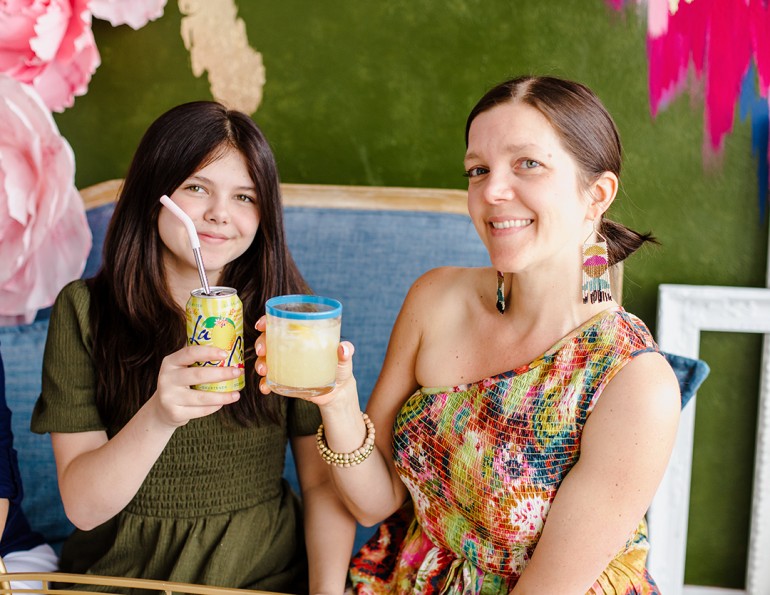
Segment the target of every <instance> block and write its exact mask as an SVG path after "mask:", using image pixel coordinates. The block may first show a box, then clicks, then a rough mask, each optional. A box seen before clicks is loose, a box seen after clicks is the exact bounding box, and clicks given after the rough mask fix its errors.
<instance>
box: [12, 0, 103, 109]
mask: <svg viewBox="0 0 770 595" xmlns="http://www.w3.org/2000/svg"><path fill="white" fill-rule="evenodd" d="M87 4H88V0H2V1H0V73H5V74H8V75H10V76H12V77H13V78H15V79H16V80H17V81H19V82H22V83H27V84H29V85H32V86H33V87H34V88H35V89H36V90H37V92H38V93H39V94H40V97H41V98H42V99H43V101H44V102H45V104H46V105H47V106H48V108H49V109H52V110H54V111H57V112H60V111H64V109H65V108H68V107H70V106H72V104H73V103H74V98H75V96H76V95H83V94H84V93H85V92H86V90H87V89H88V83H89V82H90V80H91V75H92V74H93V73H94V72H95V71H96V68H97V67H98V66H99V62H100V58H99V51H98V50H97V49H96V44H95V42H94V35H93V32H92V31H91V12H90V11H89V10H88V7H87Z"/></svg>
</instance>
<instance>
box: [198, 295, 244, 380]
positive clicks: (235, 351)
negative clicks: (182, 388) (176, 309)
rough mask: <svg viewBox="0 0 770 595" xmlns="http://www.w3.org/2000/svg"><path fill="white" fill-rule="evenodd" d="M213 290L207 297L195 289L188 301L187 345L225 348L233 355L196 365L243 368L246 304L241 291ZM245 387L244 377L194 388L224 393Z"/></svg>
mask: <svg viewBox="0 0 770 595" xmlns="http://www.w3.org/2000/svg"><path fill="white" fill-rule="evenodd" d="M210 289H211V292H210V293H208V294H207V293H205V290H204V289H203V288H201V289H196V290H194V291H192V292H191V293H190V299H189V300H187V307H186V308H185V315H186V318H187V344H188V345H212V346H214V347H219V348H220V349H224V350H225V351H227V352H228V353H229V354H230V355H229V356H228V357H227V358H225V359H224V360H223V361H215V362H199V363H197V364H195V365H196V366H218V367H224V366H232V367H235V368H243V367H244V362H243V304H242V303H241V300H240V298H239V297H238V292H237V291H236V290H235V289H233V288H232V287H211V288H210ZM244 386H246V380H245V374H244V375H241V376H238V378H233V379H232V380H225V381H222V382H213V383H208V384H196V385H194V386H193V388H195V389H198V390H207V391H212V392H219V393H223V392H230V391H237V390H241V389H242V388H243V387H244Z"/></svg>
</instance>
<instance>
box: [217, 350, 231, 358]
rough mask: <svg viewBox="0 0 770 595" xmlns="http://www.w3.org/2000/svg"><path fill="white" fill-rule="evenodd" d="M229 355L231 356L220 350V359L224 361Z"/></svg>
mask: <svg viewBox="0 0 770 595" xmlns="http://www.w3.org/2000/svg"><path fill="white" fill-rule="evenodd" d="M228 355H230V352H229V351H224V350H223V349H220V350H219V357H220V358H222V359H225V358H226V357H227V356H228Z"/></svg>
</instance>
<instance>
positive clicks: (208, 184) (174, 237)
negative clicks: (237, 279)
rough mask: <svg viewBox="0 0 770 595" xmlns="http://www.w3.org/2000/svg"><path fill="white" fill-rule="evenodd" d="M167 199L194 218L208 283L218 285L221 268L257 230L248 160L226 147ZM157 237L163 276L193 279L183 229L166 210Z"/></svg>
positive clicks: (194, 274) (189, 249) (243, 249)
mask: <svg viewBox="0 0 770 595" xmlns="http://www.w3.org/2000/svg"><path fill="white" fill-rule="evenodd" d="M171 199H172V200H173V201H174V202H175V203H176V204H177V205H179V207H180V208H181V209H182V210H183V211H184V212H185V213H187V215H188V216H189V217H190V218H191V219H192V221H193V224H194V225H195V230H196V231H197V232H198V238H199V240H200V244H201V257H202V259H203V264H204V267H205V269H206V273H207V275H208V278H209V283H210V284H211V285H215V284H217V283H218V281H219V277H220V275H221V273H222V269H223V268H224V267H225V265H227V264H228V263H230V262H232V261H233V260H235V259H236V258H238V257H239V256H241V255H242V254H243V253H244V252H246V250H247V249H248V248H249V246H250V245H251V243H252V242H253V241H254V238H255V236H256V234H257V229H258V228H259V213H258V209H257V202H256V201H257V194H256V189H255V188H254V183H253V182H252V181H251V177H250V176H249V172H248V169H247V167H246V160H245V159H244V157H243V155H242V154H241V153H240V152H238V151H237V150H235V149H233V148H227V149H226V150H225V151H224V152H223V153H222V154H221V155H220V156H219V157H218V158H217V159H216V160H214V161H212V162H211V163H209V164H208V165H206V166H205V167H203V168H201V169H199V170H198V171H196V172H195V173H193V174H192V175H191V176H190V177H189V178H187V179H186V180H185V181H184V182H183V183H182V185H181V186H179V188H177V189H176V190H175V191H174V193H173V194H172V195H171ZM158 232H159V234H160V239H161V242H162V243H163V262H164V265H165V267H166V272H167V274H168V275H175V276H177V277H194V278H197V276H198V272H197V271H198V268H197V265H196V263H195V257H194V256H193V252H192V247H191V245H190V240H189V238H188V235H187V230H186V228H185V227H184V225H183V224H182V222H181V221H179V219H177V218H176V217H175V216H174V215H173V214H172V213H171V212H170V211H169V210H168V209H161V210H160V214H159V216H158Z"/></svg>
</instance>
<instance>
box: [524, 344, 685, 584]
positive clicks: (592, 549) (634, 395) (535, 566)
mask: <svg viewBox="0 0 770 595" xmlns="http://www.w3.org/2000/svg"><path fill="white" fill-rule="evenodd" d="M679 410H680V395H679V386H678V383H677V380H676V377H675V376H674V373H673V371H672V370H671V367H670V366H669V365H668V364H667V363H666V361H665V360H664V359H663V358H662V357H661V356H660V355H659V354H656V353H645V354H642V355H639V356H638V357H636V358H635V359H633V360H632V361H631V362H629V363H628V364H626V366H624V367H623V369H621V370H620V371H619V372H618V373H617V375H616V376H615V377H614V378H613V379H612V380H611V381H610V382H609V384H608V385H607V387H606V388H605V389H604V391H603V393H602V394H601V397H600V398H599V399H598V401H597V403H596V406H595V407H594V410H593V412H592V413H591V415H590V416H589V417H588V421H587V422H586V424H585V427H584V430H583V436H582V440H581V454H580V459H579V460H578V462H577V463H576V464H575V466H574V467H573V468H572V470H570V472H569V473H568V475H567V476H566V477H565V479H564V481H563V482H562V484H561V486H560V487H559V490H558V492H557V493H556V498H555V499H554V501H553V503H552V505H551V508H550V511H549V512H548V517H547V520H546V523H545V527H544V528H543V533H542V536H541V538H540V541H539V542H538V544H537V547H536V548H535V552H534V554H533V556H532V560H531V562H530V563H529V565H528V566H527V568H526V569H525V570H524V572H523V573H522V576H521V578H520V580H519V582H518V584H517V585H516V588H515V589H514V590H513V593H514V594H515V595H529V594H536V593H561V594H564V595H570V594H573V593H574V594H580V595H583V594H584V593H586V592H587V591H588V590H589V589H590V588H591V586H592V585H593V584H594V582H595V581H596V579H597V578H598V577H599V576H600V575H601V574H602V572H603V571H604V570H605V569H606V568H607V566H608V565H609V563H610V561H611V560H612V559H613V558H614V557H615V556H616V555H617V554H618V552H620V551H621V549H622V548H623V546H624V544H625V543H626V541H627V540H628V538H629V537H631V535H632V534H633V531H634V529H635V528H636V526H637V525H638V524H639V522H640V521H641V519H642V517H643V516H644V514H645V512H646V511H647V508H648V506H649V505H650V502H651V501H652V497H653V496H654V494H655V490H656V489H657V487H658V484H659V483H660V480H661V478H662V477H663V473H664V471H665V469H666V465H667V463H668V459H669V456H670V454H671V450H672V449H673V445H674V439H675V437H676V430H677V424H678V421H679Z"/></svg>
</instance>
